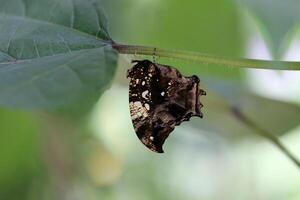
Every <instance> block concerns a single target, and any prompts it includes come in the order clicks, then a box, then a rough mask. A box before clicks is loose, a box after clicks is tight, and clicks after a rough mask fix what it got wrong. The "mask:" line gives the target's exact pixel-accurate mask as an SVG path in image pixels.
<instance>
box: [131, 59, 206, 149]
mask: <svg viewBox="0 0 300 200" xmlns="http://www.w3.org/2000/svg"><path fill="white" fill-rule="evenodd" d="M132 62H133V63H136V64H135V65H134V66H133V67H132V68H131V69H129V70H128V72H127V78H130V86H129V107H130V114H131V119H132V123H133V126H134V129H135V132H136V134H137V136H138V138H139V139H140V140H141V142H142V143H143V144H144V145H145V146H147V147H148V148H149V149H150V150H152V151H154V152H158V153H163V148H162V146H163V144H164V141H165V140H166V138H167V137H168V136H169V134H170V133H171V132H172V131H173V130H174V128H175V126H177V125H180V124H181V122H183V121H188V120H189V119H190V118H191V117H192V116H198V117H201V118H202V117H203V114H202V112H201V110H200V109H201V108H202V107H203V106H202V104H201V103H200V96H201V95H205V94H206V93H205V91H203V90H202V89H199V82H200V81H199V78H198V77H197V76H195V75H194V76H191V77H185V76H182V75H181V73H180V72H179V71H178V70H177V69H175V68H174V67H171V66H166V65H160V64H156V63H152V62H151V61H149V60H142V61H138V60H134V61H132Z"/></svg>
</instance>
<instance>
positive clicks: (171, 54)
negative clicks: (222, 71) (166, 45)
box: [112, 43, 300, 70]
mask: <svg viewBox="0 0 300 200" xmlns="http://www.w3.org/2000/svg"><path fill="white" fill-rule="evenodd" d="M112 46H113V48H114V49H116V50H117V51H118V52H119V53H120V54H134V55H148V56H149V55H150V56H159V57H166V58H173V59H179V60H187V61H193V62H198V63H202V64H215V65H224V66H228V67H239V68H253V69H273V70H300V62H285V61H267V60H256V59H238V58H237V59H233V58H225V57H222V56H215V55H209V54H203V53H197V52H190V51H176V50H166V49H159V48H155V47H146V46H134V45H122V44H116V43H115V44H112Z"/></svg>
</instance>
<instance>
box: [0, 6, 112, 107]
mask: <svg viewBox="0 0 300 200" xmlns="http://www.w3.org/2000/svg"><path fill="white" fill-rule="evenodd" d="M0 4H1V8H0V30H1V32H0V104H1V105H3V106H11V107H20V108H39V109H45V108H46V109H57V108H63V109H65V108H68V107H74V106H82V104H83V103H84V104H92V103H93V102H95V101H96V100H97V99H98V98H99V96H100V95H101V93H102V92H103V91H104V90H105V89H106V88H107V87H108V85H109V83H110V81H111V79H112V77H113V75H114V72H115V68H116V62H117V61H116V60H117V53H116V52H115V51H114V50H113V49H112V48H111V43H112V40H111V39H110V36H109V34H108V30H107V25H106V24H107V22H106V18H105V17H104V15H103V12H102V10H101V7H100V6H101V4H99V3H98V2H95V1H86V0H52V1H49V0H31V1H22V0H13V1H11V0H0Z"/></svg>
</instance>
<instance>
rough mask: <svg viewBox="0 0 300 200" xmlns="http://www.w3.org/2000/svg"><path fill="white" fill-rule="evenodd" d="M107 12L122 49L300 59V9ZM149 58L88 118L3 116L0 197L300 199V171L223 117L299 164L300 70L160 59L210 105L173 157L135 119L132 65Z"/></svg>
mask: <svg viewBox="0 0 300 200" xmlns="http://www.w3.org/2000/svg"><path fill="white" fill-rule="evenodd" d="M103 5H104V10H105V11H106V13H107V16H108V19H109V25H110V32H111V35H112V38H114V40H115V41H117V42H120V43H125V44H136V45H148V46H156V47H162V48H167V49H182V50H191V51H196V52H203V53H210V54H216V55H222V56H228V57H248V58H257V59H281V60H300V55H299V52H300V37H299V36H300V35H299V33H300V29H299V25H300V12H299V9H300V3H299V2H298V1H293V0H285V1H282V0H244V1H233V0H218V1H215V0H187V1H178V0H164V1H160V0H138V1H137V0H111V1H108V0H107V1H103ZM0 6H1V5H0ZM144 58H146V57H142V56H136V55H131V56H129V55H122V56H120V57H119V67H118V71H117V73H116V75H115V78H114V82H113V85H112V86H111V88H110V89H109V90H107V91H106V92H105V93H104V94H103V95H102V97H101V99H100V100H99V102H98V103H97V104H96V105H95V106H94V108H93V110H92V111H91V112H90V113H89V114H88V115H85V116H82V117H81V118H80V119H78V118H76V119H74V118H70V117H66V116H64V115H57V114H50V113H40V112H39V113H37V112H30V111H24V110H23V111H21V110H13V109H8V108H3V107H2V108H1V109H0V199H1V200H2V199H5V200H6V199H9V200H20V199H26V200H35V199H39V200H44V199H45V200H48V199H49V200H50V199H51V200H52V199H70V200H71V199H72V200H74V199H80V200H81V199H87V200H94V199H101V200H102V199H103V200H115V199H117V200H141V199H142V200H148V199H149V200H150V199H161V200H168V199H170V200H171V199H172V200H177V199H178V200H181V199H189V200H220V199H223V200H250V199H251V200H252V199H257V200H298V199H300V191H299V188H300V173H299V169H298V168H297V167H296V166H295V165H294V164H293V163H292V162H291V161H290V160H288V158H286V157H285V156H284V154H282V152H280V151H279V150H278V149H277V148H276V147H275V146H273V145H272V144H271V143H270V142H269V141H267V140H265V139H264V138H261V137H260V136H257V135H256V133H255V132H253V131H252V130H250V129H247V128H246V127H244V126H243V125H241V124H239V122H238V121H237V120H235V119H234V117H233V116H231V114H230V112H226V109H225V110H224V109H223V108H222V107H223V106H224V105H226V103H224V102H230V104H232V105H238V106H240V107H241V108H242V109H244V108H245V111H247V112H248V114H249V115H250V116H252V117H253V118H254V119H259V120H258V122H259V123H260V124H261V125H262V126H264V125H265V126H266V127H267V128H268V129H269V130H271V131H272V133H274V134H276V135H278V136H280V138H281V140H282V141H283V142H284V144H285V145H287V146H288V147H289V149H291V151H292V152H293V153H294V154H295V155H297V156H298V157H299V158H300V126H298V123H299V125H300V115H299V106H300V98H299V97H300V87H299V85H300V74H299V73H298V72H287V71H280V72H278V71H271V70H246V69H245V70H237V69H235V68H232V67H230V66H228V67H225V66H211V65H208V64H202V65H200V64H198V63H194V62H192V61H191V62H182V61H177V60H172V59H165V58H160V57H157V58H156V59H157V61H158V62H160V63H164V64H169V65H173V66H176V67H178V69H180V70H181V71H182V72H183V73H184V74H186V75H191V74H197V75H198V76H200V79H201V80H202V82H201V84H202V87H204V88H205V90H206V91H207V92H208V96H207V97H205V98H204V99H203V101H204V105H205V107H204V109H203V112H204V115H205V117H204V119H193V120H191V122H190V123H183V124H182V125H181V126H180V127H177V128H176V130H175V131H174V132H173V133H172V135H171V136H170V137H169V138H168V140H167V142H166V144H165V146H164V149H165V152H166V153H165V154H155V153H152V152H150V151H149V150H147V149H146V148H145V147H144V146H143V145H142V144H141V143H140V142H139V140H138V138H137V137H136V135H135V133H134V130H133V127H132V124H131V120H130V114H129V109H128V80H126V78H125V74H126V70H127V69H128V68H130V67H131V64H130V61H131V60H132V59H144ZM150 59H152V58H151V57H150ZM283 113H287V114H283ZM281 116H284V117H281ZM274 121H275V122H277V123H274ZM297 122H298V123H297Z"/></svg>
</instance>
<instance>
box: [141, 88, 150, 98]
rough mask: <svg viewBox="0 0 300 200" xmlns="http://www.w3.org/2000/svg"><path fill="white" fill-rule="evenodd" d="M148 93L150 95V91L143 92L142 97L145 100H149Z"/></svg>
mask: <svg viewBox="0 0 300 200" xmlns="http://www.w3.org/2000/svg"><path fill="white" fill-rule="evenodd" d="M148 93H149V91H148V90H146V91H144V92H142V97H143V98H144V99H147V98H148V97H147V95H148Z"/></svg>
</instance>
